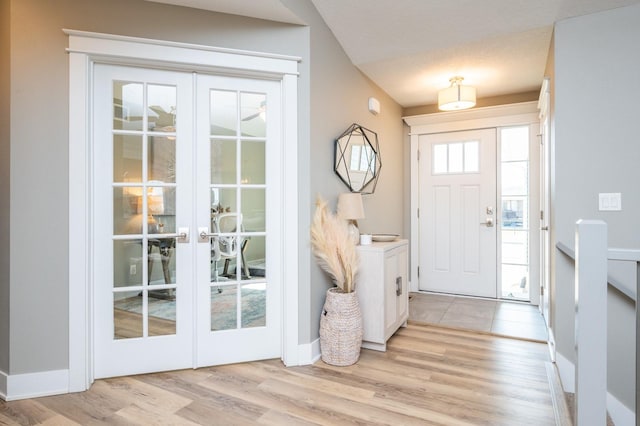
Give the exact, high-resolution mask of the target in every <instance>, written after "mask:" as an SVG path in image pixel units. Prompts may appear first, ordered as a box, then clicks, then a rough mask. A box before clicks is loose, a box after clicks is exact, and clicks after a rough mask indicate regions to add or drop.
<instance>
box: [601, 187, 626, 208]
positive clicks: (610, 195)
mask: <svg viewBox="0 0 640 426" xmlns="http://www.w3.org/2000/svg"><path fill="white" fill-rule="evenodd" d="M598 206H599V210H600V211H601V212H602V211H610V212H611V211H620V210H622V194H621V193H620V192H606V193H603V192H601V193H600V194H598Z"/></svg>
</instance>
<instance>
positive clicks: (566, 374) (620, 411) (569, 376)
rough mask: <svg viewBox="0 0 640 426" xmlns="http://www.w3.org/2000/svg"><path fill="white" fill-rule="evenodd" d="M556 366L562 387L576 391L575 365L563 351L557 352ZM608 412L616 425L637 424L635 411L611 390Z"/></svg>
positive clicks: (629, 425) (608, 398)
mask: <svg viewBox="0 0 640 426" xmlns="http://www.w3.org/2000/svg"><path fill="white" fill-rule="evenodd" d="M556 366H557V369H558V373H559V375H560V381H561V382H562V389H563V390H564V391H565V392H569V393H575V392H576V388H575V374H576V368H575V365H573V363H572V362H571V361H569V360H568V359H567V358H565V357H564V356H563V355H562V354H561V353H559V352H556ZM607 412H608V413H609V416H611V420H613V423H614V424H616V425H624V426H631V425H635V424H636V423H635V422H636V414H635V412H634V411H633V410H632V409H630V408H629V407H627V406H626V405H624V404H623V403H622V402H620V400H618V399H617V398H616V397H615V396H613V395H612V394H611V393H610V392H607Z"/></svg>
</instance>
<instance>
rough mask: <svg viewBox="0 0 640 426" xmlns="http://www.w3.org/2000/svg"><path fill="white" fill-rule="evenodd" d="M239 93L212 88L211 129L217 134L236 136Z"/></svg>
mask: <svg viewBox="0 0 640 426" xmlns="http://www.w3.org/2000/svg"><path fill="white" fill-rule="evenodd" d="M237 123H238V94H237V93H236V92H233V91H227V90H212V91H211V95H210V131H211V135H215V136H235V135H236V133H237V130H236V129H237V128H238V124H237Z"/></svg>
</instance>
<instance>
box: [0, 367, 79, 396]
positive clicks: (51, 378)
mask: <svg viewBox="0 0 640 426" xmlns="http://www.w3.org/2000/svg"><path fill="white" fill-rule="evenodd" d="M2 385H4V387H3V386H2ZM67 392H69V370H53V371H42V372H38V373H27V374H13V375H6V374H5V373H4V372H0V397H2V399H4V400H5V401H15V400H18V399H26V398H39V397H41V396H49V395H58V394H61V393H67Z"/></svg>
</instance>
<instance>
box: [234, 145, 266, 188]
mask: <svg viewBox="0 0 640 426" xmlns="http://www.w3.org/2000/svg"><path fill="white" fill-rule="evenodd" d="M241 146H242V150H241V154H240V155H241V156H242V166H241V168H242V176H241V177H240V182H241V183H243V184H249V185H262V184H264V183H265V143H264V142H263V141H248V140H245V141H242V145H241Z"/></svg>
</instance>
